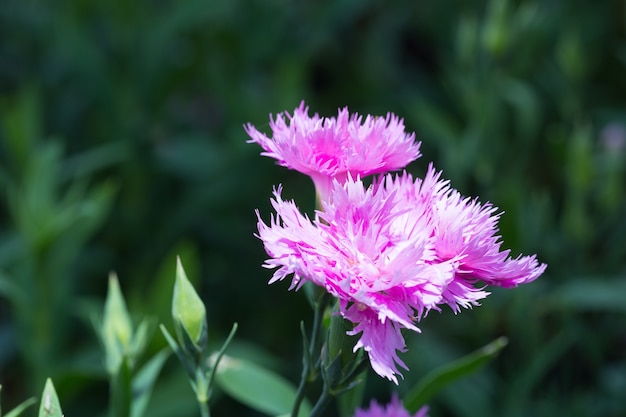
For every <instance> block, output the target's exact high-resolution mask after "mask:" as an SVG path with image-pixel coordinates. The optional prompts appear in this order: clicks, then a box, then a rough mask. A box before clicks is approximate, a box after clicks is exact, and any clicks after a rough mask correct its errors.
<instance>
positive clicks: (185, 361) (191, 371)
mask: <svg viewBox="0 0 626 417" xmlns="http://www.w3.org/2000/svg"><path fill="white" fill-rule="evenodd" d="M159 327H160V328H161V332H162V333H163V337H165V340H166V341H167V344H168V345H170V348H171V349H172V351H173V352H174V353H175V354H176V357H178V360H179V361H180V363H181V364H182V365H183V367H184V368H185V372H187V375H188V376H189V378H192V379H193V378H195V372H196V368H197V364H196V362H195V360H194V358H192V357H191V356H189V354H188V353H186V352H185V351H184V350H183V349H182V348H181V347H180V346H179V345H178V342H177V341H176V339H174V337H173V336H172V335H171V334H170V332H168V331H167V329H166V328H165V326H163V325H162V324H161V325H160V326H159Z"/></svg>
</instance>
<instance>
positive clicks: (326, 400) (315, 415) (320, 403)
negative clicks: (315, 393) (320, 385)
mask: <svg viewBox="0 0 626 417" xmlns="http://www.w3.org/2000/svg"><path fill="white" fill-rule="evenodd" d="M331 400H332V397H331V395H330V394H329V393H328V389H326V387H324V391H322V395H320V397H319V398H318V399H317V402H316V403H315V406H314V407H313V410H311V415H310V416H309V417H319V416H321V415H322V412H323V411H324V410H325V409H326V407H328V404H330V401H331Z"/></svg>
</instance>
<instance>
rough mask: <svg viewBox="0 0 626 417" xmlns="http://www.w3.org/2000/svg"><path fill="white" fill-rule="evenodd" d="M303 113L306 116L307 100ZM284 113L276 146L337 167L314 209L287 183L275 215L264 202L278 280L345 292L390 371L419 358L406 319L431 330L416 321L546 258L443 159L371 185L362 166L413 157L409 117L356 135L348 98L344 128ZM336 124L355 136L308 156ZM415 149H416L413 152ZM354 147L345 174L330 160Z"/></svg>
mask: <svg viewBox="0 0 626 417" xmlns="http://www.w3.org/2000/svg"><path fill="white" fill-rule="evenodd" d="M294 114H295V115H297V116H298V117H299V118H303V117H304V116H303V113H302V106H301V107H300V110H298V109H297V110H296V112H295V113H294ZM278 120H279V121H280V122H281V123H278V124H279V127H280V128H276V129H274V139H273V141H272V140H271V139H266V140H264V141H263V145H264V147H266V149H268V148H269V149H272V152H273V153H272V156H274V157H275V158H277V159H278V160H279V161H281V163H283V164H285V165H287V166H289V167H292V168H296V169H299V170H300V169H301V170H302V172H305V173H307V174H309V175H311V176H312V178H313V179H314V181H316V176H318V178H319V176H322V175H324V176H326V177H327V178H330V180H329V181H330V185H329V186H326V187H325V188H324V189H323V190H324V191H323V192H322V193H321V195H322V196H323V198H321V199H320V203H321V207H320V209H319V210H317V211H316V212H315V215H314V217H313V218H312V219H311V218H309V217H308V216H307V215H306V214H302V213H301V212H300V210H299V208H298V207H297V205H296V203H295V202H294V201H285V200H283V199H282V197H281V187H278V188H277V189H276V190H275V191H274V198H273V199H272V205H273V208H274V210H275V211H276V213H275V215H272V218H271V221H270V223H269V224H266V223H265V222H264V221H263V220H262V219H261V217H260V215H259V214H258V212H257V216H258V237H259V238H260V239H261V240H262V241H263V243H264V246H265V250H266V252H267V253H268V255H269V256H270V258H269V259H268V260H267V261H266V262H265V264H264V266H265V267H267V268H277V269H276V271H275V272H274V275H273V277H272V279H271V281H270V283H273V282H276V281H278V280H282V279H284V278H285V277H287V276H290V275H291V276H293V279H292V285H291V288H299V287H300V286H301V285H302V284H303V283H304V282H307V281H310V282H312V283H314V284H316V285H318V286H320V287H322V288H324V289H325V290H326V291H327V292H328V293H330V294H331V295H333V296H334V297H336V298H337V299H339V314H341V315H342V316H343V317H344V318H345V319H347V320H349V321H350V322H352V323H353V324H354V327H353V329H352V330H351V331H350V332H349V334H352V335H360V336H359V340H358V342H357V344H356V346H355V348H354V349H355V350H357V349H359V348H363V349H364V350H365V351H366V352H367V353H368V355H369V359H370V363H371V365H372V368H373V369H374V371H376V372H377V373H378V374H379V375H381V376H384V377H386V378H388V379H389V380H391V381H394V382H395V383H397V382H398V381H397V376H396V375H400V371H399V369H398V367H402V368H404V369H407V367H406V365H405V364H404V363H403V362H402V360H401V359H400V358H399V356H398V352H404V351H406V346H405V341H404V338H403V336H402V333H401V329H403V328H404V329H409V330H412V331H419V328H418V327H417V326H416V322H418V321H420V320H421V319H422V318H423V317H424V315H425V314H426V313H427V312H428V311H430V310H437V311H439V310H440V306H441V305H448V306H450V307H451V308H452V310H453V311H454V312H459V311H460V310H461V308H462V307H463V308H470V307H472V306H475V305H478V301H479V300H481V299H483V298H485V297H486V296H487V295H488V294H489V292H487V291H486V290H485V287H486V286H487V285H493V286H502V287H515V286H517V285H519V284H524V283H527V282H530V281H533V280H534V279H536V278H537V277H538V276H539V275H541V274H542V273H543V271H544V270H545V268H546V265H545V264H540V263H539V262H538V261H537V259H536V257H535V256H534V255H533V256H518V257H516V258H511V256H510V255H509V251H508V250H501V241H500V236H498V227H497V223H498V219H499V216H500V213H499V212H498V210H497V208H496V207H494V206H492V205H491V204H481V203H479V202H478V201H477V200H475V199H470V198H466V197H463V196H462V195H461V194H460V193H459V192H458V191H456V190H454V189H453V188H452V187H451V186H450V184H449V183H448V181H445V180H442V179H441V172H437V171H436V170H435V169H434V167H433V166H432V164H431V165H430V166H429V169H428V172H427V174H426V176H425V177H424V178H423V179H420V178H413V177H412V176H411V175H410V174H408V173H406V172H403V173H400V174H385V175H380V176H379V177H377V178H375V179H374V180H373V183H372V184H371V185H369V186H366V185H365V184H364V183H363V181H362V180H361V176H365V175H368V174H370V173H372V172H377V171H376V170H377V169H379V168H380V167H392V166H393V167H396V165H394V164H391V163H389V164H386V163H385V160H389V161H402V160H404V161H406V162H408V161H410V160H412V159H414V157H415V156H416V155H417V153H416V152H417V150H416V148H415V147H412V146H411V145H410V144H409V143H408V142H407V141H406V140H407V138H412V136H409V135H405V134H404V132H403V131H402V132H401V131H399V125H398V124H393V125H389V126H387V128H386V129H383V128H380V127H379V128H378V129H374V128H373V127H371V126H370V127H368V129H367V130H368V132H373V131H375V132H376V134H369V135H359V134H356V133H355V134H354V135H352V136H350V132H359V129H358V126H357V125H356V124H355V123H356V122H357V121H358V119H356V118H352V119H348V115H347V109H346V110H344V111H343V112H341V111H340V115H339V118H338V120H343V121H344V122H345V123H347V124H348V126H347V127H345V128H343V129H339V128H336V126H337V125H340V124H342V123H340V122H339V121H335V120H334V119H330V121H329V120H328V119H326V120H324V119H318V118H317V116H316V117H315V118H314V119H311V120H308V119H307V120H306V121H304V120H299V119H298V121H297V122H296V121H295V120H296V116H294V117H293V118H292V125H291V126H290V127H287V126H286V125H285V124H284V123H283V122H282V118H279V119H278ZM348 120H350V121H348ZM366 120H377V119H375V118H370V117H368V118H367V119H366ZM392 120H396V119H395V118H393V117H392ZM351 123H352V124H351ZM371 123H373V124H375V122H371ZM248 131H249V132H251V131H252V128H251V127H248ZM331 132H336V134H337V135H343V134H347V135H348V137H349V138H350V139H347V141H346V140H345V138H343V139H341V138H337V139H336V141H340V139H341V140H344V141H343V142H342V146H341V147H339V148H337V149H336V152H335V153H334V154H332V157H330V156H329V157H328V158H327V159H314V160H308V161H300V162H297V158H299V157H304V155H309V149H313V148H315V146H314V145H315V143H316V142H315V141H316V140H319V141H321V142H323V143H328V142H331V139H330V137H331V136H332V135H331ZM257 137H258V135H257ZM286 137H289V138H290V139H289V140H286V139H285V138H286ZM316 138H317V139H316ZM389 138H396V139H395V140H389ZM397 138H402V139H401V140H400V139H397ZM298 141H302V142H304V143H305V145H303V147H304V148H305V149H307V151H306V153H304V154H299V153H298V151H297V147H298V144H299V143H300V142H298ZM287 142H289V143H290V145H289V146H285V147H282V145H283V144H285V143H287ZM260 143H261V142H260ZM398 143H402V146H398ZM356 144H358V146H361V147H364V148H368V149H377V150H378V151H379V152H381V155H384V157H381V158H380V161H378V162H376V163H373V164H372V165H370V164H369V162H368V161H370V162H371V161H372V160H373V158H372V156H371V155H370V154H367V153H364V154H363V155H362V159H361V160H358V155H359V150H355V151H354V152H351V151H350V150H349V147H350V146H355V147H356V146H357V145H356ZM386 144H388V145H389V148H385V145H386ZM366 145H368V146H366ZM332 149H335V148H329V149H328V150H327V151H330V150H332ZM383 149H384V150H383ZM408 150H411V151H414V153H412V154H411V156H410V157H405V158H404V159H403V155H402V154H403V153H405V152H408ZM298 155H299V156H298ZM345 155H351V156H352V158H350V159H349V160H348V162H345V161H344V162H341V163H340V162H334V165H336V166H339V165H341V166H342V167H343V168H342V171H341V174H337V173H336V172H335V174H337V175H332V174H330V173H328V167H329V166H330V165H329V164H328V163H327V162H328V161H329V160H333V161H343V159H342V158H345ZM316 161H317V162H316ZM381 161H382V162H381ZM316 164H317V171H315V169H316V168H315V167H316ZM348 165H349V166H350V167H351V168H350V169H347V168H345V167H346V166H348ZM305 166H306V170H305V168H303V167H305ZM352 167H356V168H352ZM314 171H315V172H314ZM316 184H318V182H317V181H316ZM318 192H319V188H318Z"/></svg>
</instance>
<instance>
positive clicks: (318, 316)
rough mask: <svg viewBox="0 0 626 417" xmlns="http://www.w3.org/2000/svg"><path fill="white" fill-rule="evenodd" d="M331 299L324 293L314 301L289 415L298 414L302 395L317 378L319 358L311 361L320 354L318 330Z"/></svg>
mask: <svg viewBox="0 0 626 417" xmlns="http://www.w3.org/2000/svg"><path fill="white" fill-rule="evenodd" d="M331 299H332V296H331V295H330V294H328V293H325V294H323V295H322V296H321V297H320V299H319V300H318V301H317V303H315V310H314V316H313V327H312V328H311V337H310V338H309V346H304V349H303V353H302V375H301V376H300V384H299V385H298V391H297V392H296V399H295V400H294V403H293V408H292V409H291V417H298V414H299V412H300V406H301V404H302V401H303V400H304V395H305V394H306V391H307V389H308V387H309V383H311V382H312V381H314V380H315V379H316V378H317V371H318V368H319V366H320V360H316V361H315V364H314V365H312V364H311V361H312V360H313V358H319V355H320V353H319V352H320V350H321V347H322V338H321V337H320V330H321V328H322V321H323V319H324V312H325V310H326V307H327V306H328V303H329V302H330V300H331ZM322 396H323V394H322ZM318 402H319V401H318Z"/></svg>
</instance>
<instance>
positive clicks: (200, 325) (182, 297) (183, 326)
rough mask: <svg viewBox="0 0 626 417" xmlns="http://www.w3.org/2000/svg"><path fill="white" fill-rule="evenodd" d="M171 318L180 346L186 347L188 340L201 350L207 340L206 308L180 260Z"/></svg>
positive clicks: (177, 265) (177, 268)
mask: <svg viewBox="0 0 626 417" xmlns="http://www.w3.org/2000/svg"><path fill="white" fill-rule="evenodd" d="M172 318H173V319H174V328H175V329H176V334H177V336H178V340H179V342H180V344H181V346H183V347H185V346H187V343H185V340H186V339H187V338H188V339H190V340H191V342H192V343H193V345H194V346H195V348H196V349H199V350H202V349H203V348H204V346H205V345H206V339H207V323H206V308H205V307H204V303H203V302H202V300H201V299H200V297H199V296H198V293H196V291H195V290H194V288H193V285H191V282H189V279H188V278H187V275H186V274H185V270H184V269H183V265H182V263H181V262H180V258H178V260H177V262H176V283H175V284H174V295H173V298H172ZM183 333H186V335H185V334H183ZM185 336H187V338H186V337H185Z"/></svg>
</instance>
